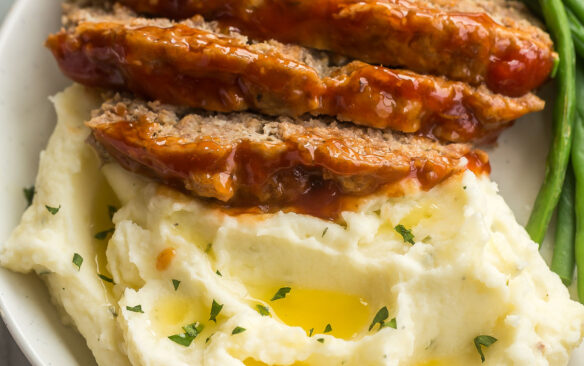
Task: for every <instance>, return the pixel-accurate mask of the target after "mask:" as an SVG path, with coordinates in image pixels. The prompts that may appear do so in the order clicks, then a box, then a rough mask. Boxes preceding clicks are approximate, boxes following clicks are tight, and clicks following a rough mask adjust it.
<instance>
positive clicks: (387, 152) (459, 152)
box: [87, 96, 489, 216]
mask: <svg viewBox="0 0 584 366" xmlns="http://www.w3.org/2000/svg"><path fill="white" fill-rule="evenodd" d="M87 125H88V126H89V127H90V128H91V129H92V138H93V140H94V143H95V144H96V146H99V150H101V151H103V152H105V153H104V154H105V155H109V156H110V157H112V158H113V159H115V160H117V161H118V162H119V163H120V164H121V165H122V166H124V167H125V168H126V169H128V170H131V171H133V172H138V173H142V174H147V175H149V176H152V177H155V178H157V179H159V180H160V181H162V182H164V183H166V184H169V185H171V186H174V187H177V188H180V189H183V190H186V191H188V192H190V193H191V194H193V195H195V196H199V197H208V198H213V199H216V200H218V201H221V202H224V203H226V204H228V205H231V206H238V207H257V206H261V207H264V208H266V209H269V208H272V209H281V208H282V207H286V206H287V205H288V206H290V205H297V204H298V203H299V202H317V201H318V200H317V199H316V198H315V197H317V196H319V197H321V198H322V197H325V200H328V201H330V200H334V199H337V198H339V197H358V196H363V195H366V194H369V193H372V192H376V191H379V190H382V189H383V190H385V191H386V192H390V193H389V194H393V195H401V194H405V193H406V191H411V190H412V189H419V188H421V189H424V190H427V189H430V188H431V187H433V186H435V185H436V184H438V183H440V182H441V181H443V180H444V179H446V178H447V177H449V176H452V175H454V174H457V173H460V172H462V171H465V170H466V169H471V170H472V171H474V172H475V173H476V174H488V172H489V163H488V157H487V155H486V154H485V153H483V152H482V151H480V150H473V149H472V148H471V147H470V146H469V145H466V144H449V145H443V144H439V143H437V142H434V141H432V140H430V139H428V138H425V137H416V136H412V135H404V134H401V133H397V132H382V131H380V130H376V129H367V128H362V127H357V126H354V125H351V124H346V123H341V122H336V121H334V120H332V119H331V120H315V119H291V118H287V117H275V118H268V117H263V116H260V115H253V114H248V113H232V114H228V115H224V114H209V113H207V114H201V113H189V112H188V111H185V110H184V109H180V108H177V107H173V106H169V105H162V104H160V103H159V102H150V103H147V102H143V101H139V100H135V99H125V98H122V97H120V96H116V97H114V98H113V99H111V100H109V101H107V102H105V103H104V104H103V106H102V107H101V109H100V110H98V111H95V112H94V115H93V118H92V119H91V120H90V121H89V122H87ZM315 200H316V201H315ZM328 201H327V202H328ZM329 203H330V202H329ZM313 211H314V210H313ZM324 216H327V214H325V215H324Z"/></svg>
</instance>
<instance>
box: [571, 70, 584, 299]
mask: <svg viewBox="0 0 584 366" xmlns="http://www.w3.org/2000/svg"><path fill="white" fill-rule="evenodd" d="M578 66H579V67H578V70H577V73H576V85H577V97H578V100H579V101H582V100H584V62H579V65H578ZM572 166H573V167H574V176H575V177H576V190H575V192H576V195H575V200H574V202H575V208H576V239H575V247H576V266H577V267H578V277H577V278H578V297H579V298H580V302H581V303H584V105H583V104H582V103H579V104H578V108H577V111H576V118H575V122H574V145H573V146H572Z"/></svg>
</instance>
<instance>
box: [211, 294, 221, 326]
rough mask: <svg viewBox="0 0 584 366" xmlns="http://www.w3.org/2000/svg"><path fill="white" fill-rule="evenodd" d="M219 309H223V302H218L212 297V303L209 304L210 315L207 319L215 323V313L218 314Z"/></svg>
mask: <svg viewBox="0 0 584 366" xmlns="http://www.w3.org/2000/svg"><path fill="white" fill-rule="evenodd" d="M221 309H223V304H219V303H218V302H217V301H215V299H213V304H212V305H211V316H210V317H209V320H212V321H214V322H215V323H217V315H219V313H220V312H221Z"/></svg>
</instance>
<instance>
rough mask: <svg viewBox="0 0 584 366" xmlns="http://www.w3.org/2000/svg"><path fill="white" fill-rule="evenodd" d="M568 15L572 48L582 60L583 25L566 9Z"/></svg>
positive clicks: (583, 55)
mask: <svg viewBox="0 0 584 366" xmlns="http://www.w3.org/2000/svg"><path fill="white" fill-rule="evenodd" d="M566 13H567V14H568V19H569V20H570V30H571V31H572V40H573V41H574V47H575V48H576V52H577V53H578V55H579V56H580V57H582V58H584V25H582V23H581V22H580V21H579V20H578V18H576V15H574V12H573V11H571V10H570V9H566Z"/></svg>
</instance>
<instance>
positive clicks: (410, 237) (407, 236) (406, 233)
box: [394, 224, 416, 244]
mask: <svg viewBox="0 0 584 366" xmlns="http://www.w3.org/2000/svg"><path fill="white" fill-rule="evenodd" d="M394 229H395V231H397V232H398V234H400V235H401V236H402V238H403V239H404V242H406V243H410V244H416V242H415V241H414V234H412V231H411V230H408V229H406V227H405V226H403V225H402V224H399V225H397V226H396V227H395V228H394Z"/></svg>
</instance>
